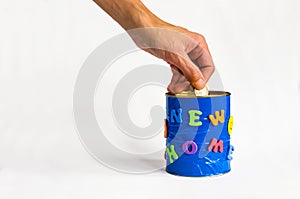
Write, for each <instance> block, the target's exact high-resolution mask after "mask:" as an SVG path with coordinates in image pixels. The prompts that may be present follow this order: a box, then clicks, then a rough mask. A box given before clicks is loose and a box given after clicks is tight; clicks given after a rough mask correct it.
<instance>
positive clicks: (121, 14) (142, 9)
mask: <svg viewBox="0 0 300 199" xmlns="http://www.w3.org/2000/svg"><path fill="white" fill-rule="evenodd" d="M94 2H95V3H97V4H98V5H99V6H100V7H101V8H102V9H103V10H104V11H105V12H106V13H107V14H109V15H110V16H111V17H112V18H113V19H114V20H115V21H117V22H118V23H119V24H120V25H121V26H122V27H123V28H124V29H125V30H129V29H134V28H143V27H155V26H156V25H158V24H161V23H163V22H162V20H161V19H159V18H158V17H157V16H155V15H154V14H153V13H152V12H151V11H150V10H148V8H147V7H146V6H145V5H144V4H143V3H142V2H141V1H140V0H94Z"/></svg>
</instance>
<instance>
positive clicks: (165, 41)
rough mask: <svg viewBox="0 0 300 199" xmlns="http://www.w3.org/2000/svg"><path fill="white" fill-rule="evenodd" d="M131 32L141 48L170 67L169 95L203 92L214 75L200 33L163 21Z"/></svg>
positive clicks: (208, 53) (212, 66)
mask: <svg viewBox="0 0 300 199" xmlns="http://www.w3.org/2000/svg"><path fill="white" fill-rule="evenodd" d="M128 33H129V35H130V36H131V37H132V39H133V40H134V41H135V43H136V44H137V45H138V46H139V47H140V48H142V49H143V50H145V51H147V52H149V53H151V54H152V55H154V56H156V57H158V58H161V59H163V60H165V61H166V62H167V63H169V64H170V66H171V69H172V73H173V76H172V79H171V82H170V84H169V86H168V91H169V92H170V93H173V94H175V93H180V92H182V91H187V90H192V89H193V88H196V89H202V88H204V87H205V85H206V83H207V81H208V80H209V78H210V77H211V75H212V74H213V72H214V69H215V67H214V63H213V60H212V57H211V55H210V52H209V49H208V46H207V43H206V41H205V39H204V37H203V36H202V35H200V34H198V33H195V32H190V31H188V30H187V29H184V28H182V27H177V26H173V25H171V24H167V23H162V22H160V23H157V24H156V25H155V26H154V28H143V29H141V30H137V31H128Z"/></svg>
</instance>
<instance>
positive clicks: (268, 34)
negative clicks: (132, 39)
mask: <svg viewBox="0 0 300 199" xmlns="http://www.w3.org/2000/svg"><path fill="white" fill-rule="evenodd" d="M144 3H145V4H146V5H147V6H148V7H149V8H150V10H152V11H153V12H154V13H156V14H157V15H158V16H159V17H161V18H162V19H164V20H166V21H168V22H170V23H173V24H176V25H180V26H184V27H186V28H188V29H190V30H193V31H196V32H199V33H201V34H203V35H204V36H205V37H206V39H207V41H208V44H209V46H210V49H211V53H212V55H213V58H214V62H215V64H216V66H217V69H218V71H219V73H220V74H221V76H222V80H223V83H224V86H225V90H228V91H230V92H231V93H232V113H233V115H234V116H235V124H234V135H233V137H232V142H233V144H234V145H235V148H236V151H235V152H234V160H233V162H232V172H231V173H230V174H227V175H225V176H222V177H215V178H185V177H176V176H172V175H169V174H166V173H165V172H164V171H163V170H159V171H157V172H154V173H150V174H146V175H132V174H125V173H119V172H116V171H113V170H110V169H108V168H106V167H104V166H102V165H101V164H100V163H98V162H97V161H96V160H94V159H93V158H92V157H91V156H90V155H89V154H88V153H87V152H86V151H85V149H84V148H83V146H82V145H81V143H80V141H79V137H78V135H77V133H76V130H75V124H74V121H73V112H72V94H73V89H74V83H75V81H76V76H77V74H78V72H79V70H80V67H81V65H82V63H83V62H84V60H85V59H86V58H87V56H88V55H89V54H90V53H91V52H92V51H93V50H94V49H95V48H96V47H97V46H98V45H100V44H101V43H102V42H104V41H106V40H107V39H109V38H111V37H112V36H114V35H117V34H119V33H122V32H123V30H122V29H121V28H120V27H119V25H118V24H117V23H116V22H114V21H113V20H112V19H111V18H110V17H109V16H108V15H106V14H105V13H104V12H103V11H102V10H101V9H99V8H98V7H97V6H96V5H95V4H94V3H93V2H92V1H84V0H72V1H71V0H52V1H50V0H26V1H17V0H10V1H3V0H1V1H0V119H1V120H0V198H5V199H10V198H26V199H27V198H28V199H29V198H30V199H35V198H51V199H53V198H55V199H56V198H72V199H76V198H85V199H91V198H154V197H155V198H163V197H164V198H186V197H193V198H224V199H225V198H228V199H229V198H230V199H250V198H251V199H252V198H286V199H292V198H293V199H296V198H300V190H299V184H300V144H299V143H300V130H299V119H300V117H299V114H300V112H299V111H300V109H299V108H300V106H299V101H300V98H299V93H300V75H299V74H300V56H299V55H300V54H299V52H300V25H299V18H300V12H299V10H300V3H299V1H298V0H272V1H271V0H252V1H240V0H226V1H225V0H214V1H209V0H206V1H204V0H201V1H196V0H190V1H179V0H164V1H150V0H145V1H144ZM142 56H145V59H147V60H149V55H146V54H144V55H142ZM151 59H152V61H153V62H156V58H154V57H153V58H151ZM151 59H150V60H151ZM128 64H130V63H128ZM162 95H163V93H162ZM162 99H164V97H162ZM149 103H152V102H151V101H149ZM163 103H164V102H162V104H163ZM131 108H132V109H133V110H131V111H135V110H134V106H131ZM133 119H134V118H133ZM144 122H145V121H144ZM146 122H147V121H146ZM161 137H162V136H161Z"/></svg>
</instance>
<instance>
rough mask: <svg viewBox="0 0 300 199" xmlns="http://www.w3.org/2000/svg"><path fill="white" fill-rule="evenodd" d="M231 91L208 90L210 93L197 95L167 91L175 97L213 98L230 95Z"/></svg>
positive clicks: (170, 95) (168, 94)
mask: <svg viewBox="0 0 300 199" xmlns="http://www.w3.org/2000/svg"><path fill="white" fill-rule="evenodd" d="M230 95H231V93H230V92H227V91H208V95H205V96H196V95H188V94H187V95H184V94H183V95H175V94H171V93H170V92H168V93H166V96H167V97H174V98H212V97H221V96H230Z"/></svg>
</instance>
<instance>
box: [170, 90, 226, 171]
mask: <svg viewBox="0 0 300 199" xmlns="http://www.w3.org/2000/svg"><path fill="white" fill-rule="evenodd" d="M166 98H167V104H166V105H167V107H166V113H167V114H166V116H167V126H168V136H167V139H166V147H170V145H174V146H175V151H176V153H177V154H178V159H176V160H174V162H173V163H170V160H169V157H168V155H166V164H167V165H166V171H167V172H169V173H171V174H175V175H181V176H211V175H219V174H224V173H227V172H229V171H230V161H231V153H232V147H230V135H229V134H228V129H227V128H228V120H229V117H230V94H229V93H228V95H226V96H213V97H198V98H196V97H194V98H180V97H174V96H169V95H167V96H166ZM174 109H175V110H178V109H182V116H181V117H182V121H181V122H177V121H176V120H173V121H172V122H171V120H170V116H171V111H172V110H174ZM189 110H200V111H201V112H202V115H200V116H199V117H200V118H199V121H201V122H202V125H201V126H198V127H194V126H190V125H189V121H190V115H189V114H188V111H189ZM220 110H224V111H225V113H224V119H225V120H224V123H219V124H218V125H217V126H213V125H212V123H211V122H210V120H209V118H208V116H209V115H214V113H215V111H220ZM213 138H216V139H217V140H222V141H223V152H222V153H221V152H212V151H208V149H207V148H208V145H209V143H210V141H211V139H213ZM186 141H193V142H195V143H196V144H197V151H196V152H195V153H194V154H186V153H184V151H183V150H182V144H183V143H185V142H186ZM229 157H230V158H229Z"/></svg>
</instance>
